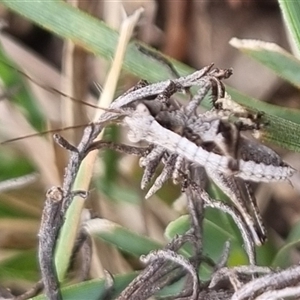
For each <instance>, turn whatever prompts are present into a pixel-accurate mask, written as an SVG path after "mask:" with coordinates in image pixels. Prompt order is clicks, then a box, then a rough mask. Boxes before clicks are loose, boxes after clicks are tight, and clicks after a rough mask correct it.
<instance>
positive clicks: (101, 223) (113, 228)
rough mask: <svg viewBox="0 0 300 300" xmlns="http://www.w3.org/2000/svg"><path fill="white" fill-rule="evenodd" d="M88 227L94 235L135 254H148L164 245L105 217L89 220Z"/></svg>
mask: <svg viewBox="0 0 300 300" xmlns="http://www.w3.org/2000/svg"><path fill="white" fill-rule="evenodd" d="M86 229H87V230H88V232H89V233H90V234H92V235H93V236H95V237H97V238H100V239H101V240H103V241H105V242H107V243H110V244H112V245H115V246H116V247H118V248H119V249H121V250H122V251H126V252H128V253H130V254H131V255H134V256H141V255H143V254H148V253H149V252H150V251H152V250H155V249H161V248H162V247H163V245H161V244H159V243H158V242H155V241H153V240H151V239H149V238H147V237H145V236H142V235H139V234H137V233H134V232H132V231H130V230H128V229H126V228H124V227H122V226H120V225H118V224H116V223H114V222H111V221H108V220H105V219H93V220H90V221H88V222H87V224H86Z"/></svg>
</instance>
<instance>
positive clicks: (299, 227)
mask: <svg viewBox="0 0 300 300" xmlns="http://www.w3.org/2000/svg"><path fill="white" fill-rule="evenodd" d="M299 246H300V222H298V223H297V224H296V225H295V226H294V227H293V229H292V230H291V232H290V233H289V235H288V237H287V239H286V243H285V244H284V246H283V247H282V248H281V249H280V250H279V251H278V252H277V254H276V256H275V258H274V260H273V262H272V266H274V267H280V268H286V267H288V266H290V265H291V263H292V256H291V252H292V251H293V250H296V247H299Z"/></svg>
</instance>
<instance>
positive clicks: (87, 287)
mask: <svg viewBox="0 0 300 300" xmlns="http://www.w3.org/2000/svg"><path fill="white" fill-rule="evenodd" d="M136 275H137V273H129V274H126V275H116V276H114V288H113V294H112V298H111V299H115V298H116V297H117V296H118V295H119V294H120V293H121V292H122V291H123V290H124V289H125V288H126V286H127V285H128V284H129V283H130V282H131V281H132V280H133V279H134V278H135V277H136ZM105 293H106V286H105V280H103V279H93V280H90V281H84V282H81V283H78V284H74V285H71V286H67V287H64V288H62V297H63V299H64V300H83V299H88V300H104V299H105V298H104V296H105ZM31 299H32V300H47V297H46V296H44V295H39V296H37V297H34V298H31Z"/></svg>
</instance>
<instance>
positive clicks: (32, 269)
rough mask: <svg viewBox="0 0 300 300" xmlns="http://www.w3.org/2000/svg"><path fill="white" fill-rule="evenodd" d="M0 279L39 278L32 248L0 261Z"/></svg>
mask: <svg viewBox="0 0 300 300" xmlns="http://www.w3.org/2000/svg"><path fill="white" fill-rule="evenodd" d="M0 270H1V271H0V280H1V281H4V280H19V279H23V280H29V281H32V282H36V281H38V280H39V276H40V274H39V273H40V272H39V268H38V263H37V253H36V251H33V250H28V251H23V252H22V253H18V254H16V255H14V256H13V257H10V258H8V259H6V260H3V261H2V262H1V263H0Z"/></svg>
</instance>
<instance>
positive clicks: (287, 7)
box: [278, 0, 300, 53]
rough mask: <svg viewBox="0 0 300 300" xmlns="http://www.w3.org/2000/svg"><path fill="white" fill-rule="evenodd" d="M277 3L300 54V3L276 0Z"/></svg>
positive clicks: (289, 0)
mask: <svg viewBox="0 0 300 300" xmlns="http://www.w3.org/2000/svg"><path fill="white" fill-rule="evenodd" d="M278 2H279V6H280V9H281V12H282V15H283V18H284V21H285V24H286V26H287V28H288V30H289V31H290V33H291V35H292V37H293V40H294V42H295V44H296V45H297V47H298V53H300V2H299V1H293V0H292V1H291V0H278Z"/></svg>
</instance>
